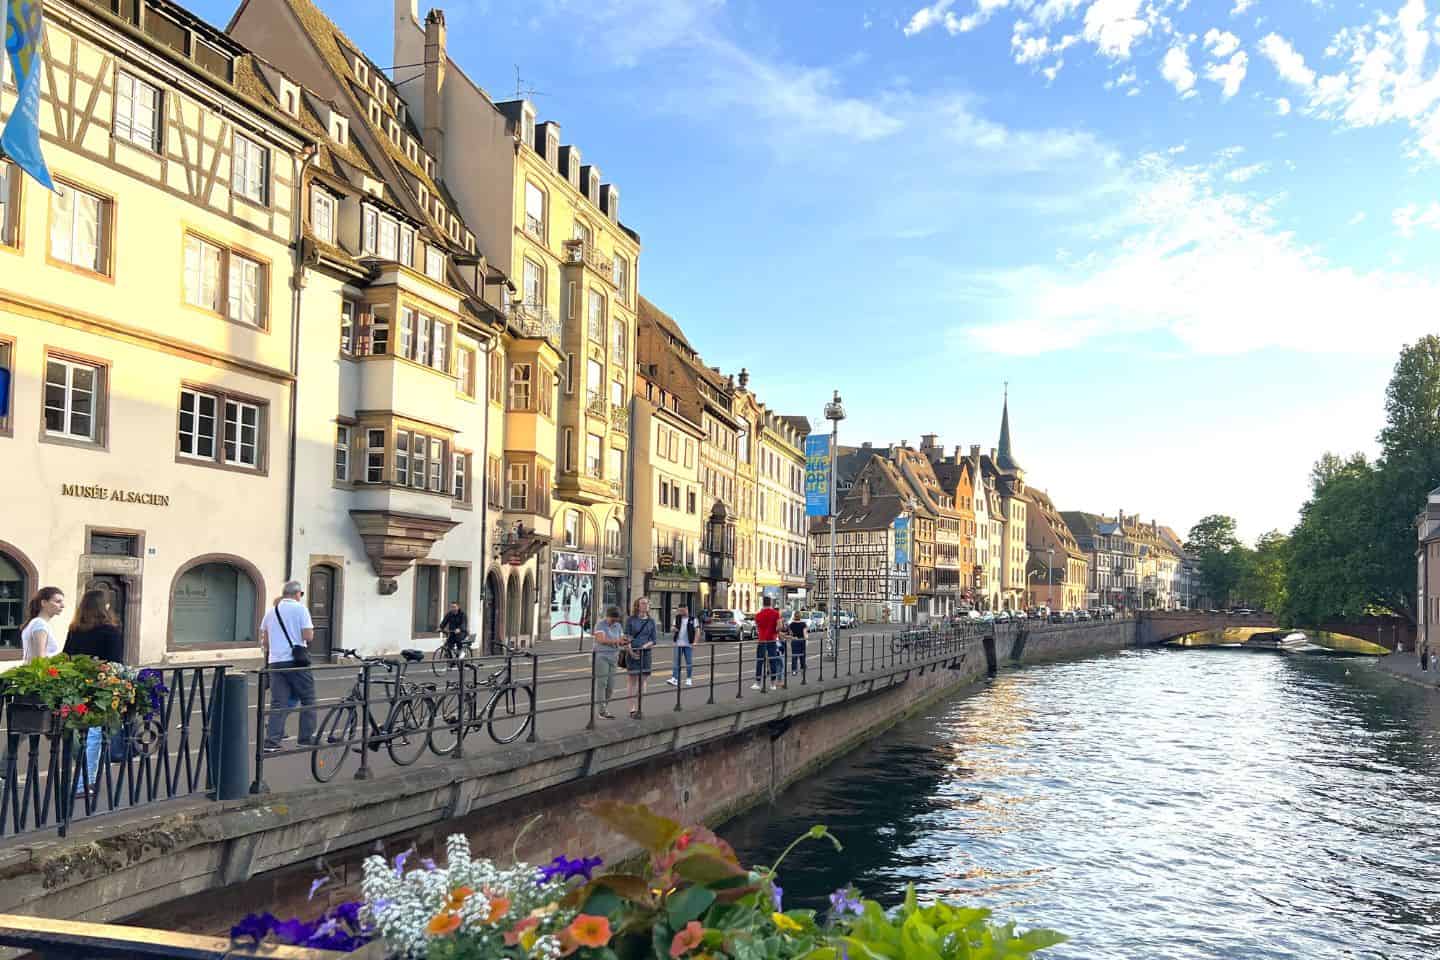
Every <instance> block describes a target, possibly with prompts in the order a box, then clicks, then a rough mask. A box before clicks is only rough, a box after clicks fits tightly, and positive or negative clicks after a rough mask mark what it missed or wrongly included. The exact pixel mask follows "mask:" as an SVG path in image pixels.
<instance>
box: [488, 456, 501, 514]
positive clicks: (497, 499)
mask: <svg viewBox="0 0 1440 960" xmlns="http://www.w3.org/2000/svg"><path fill="white" fill-rule="evenodd" d="M485 486H486V488H487V489H486V491H485V499H486V501H487V502H488V503H489V504H490V506H492V507H504V506H505V490H504V487H503V486H502V485H501V476H500V458H499V457H490V458H489V459H488V460H486V461H485Z"/></svg>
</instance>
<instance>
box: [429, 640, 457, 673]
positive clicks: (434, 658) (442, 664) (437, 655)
mask: <svg viewBox="0 0 1440 960" xmlns="http://www.w3.org/2000/svg"><path fill="white" fill-rule="evenodd" d="M453 659H454V653H453V652H452V651H451V649H450V645H449V644H448V643H442V644H440V646H438V647H436V648H435V650H434V652H432V653H431V654H430V670H431V672H433V673H434V674H435V676H437V677H443V676H445V674H447V673H449V672H450V668H451V667H452V666H453V664H452V663H451V662H450V661H451V660H453Z"/></svg>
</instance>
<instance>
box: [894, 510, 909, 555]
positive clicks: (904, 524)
mask: <svg viewBox="0 0 1440 960" xmlns="http://www.w3.org/2000/svg"><path fill="white" fill-rule="evenodd" d="M909 563H910V518H909V517H896V518H895V566H897V567H904V566H908V565H909Z"/></svg>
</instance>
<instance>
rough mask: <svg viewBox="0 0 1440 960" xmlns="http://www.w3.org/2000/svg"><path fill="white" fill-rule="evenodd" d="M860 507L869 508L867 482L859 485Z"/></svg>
mask: <svg viewBox="0 0 1440 960" xmlns="http://www.w3.org/2000/svg"><path fill="white" fill-rule="evenodd" d="M860 505H861V506H862V507H868V506H870V481H869V480H866V481H865V482H864V483H862V484H861V485H860Z"/></svg>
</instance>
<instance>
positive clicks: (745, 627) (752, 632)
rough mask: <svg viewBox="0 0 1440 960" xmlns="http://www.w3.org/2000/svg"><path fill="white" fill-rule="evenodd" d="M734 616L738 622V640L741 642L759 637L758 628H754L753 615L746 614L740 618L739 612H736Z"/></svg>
mask: <svg viewBox="0 0 1440 960" xmlns="http://www.w3.org/2000/svg"><path fill="white" fill-rule="evenodd" d="M735 616H736V617H738V618H739V620H740V638H741V639H742V640H754V639H755V638H756V637H758V636H760V628H759V627H757V626H755V614H753V613H747V614H744V615H743V616H742V615H741V613H740V611H739V610H736V611H735Z"/></svg>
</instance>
